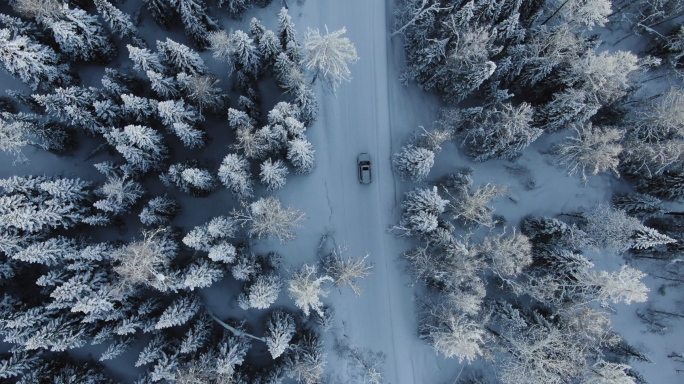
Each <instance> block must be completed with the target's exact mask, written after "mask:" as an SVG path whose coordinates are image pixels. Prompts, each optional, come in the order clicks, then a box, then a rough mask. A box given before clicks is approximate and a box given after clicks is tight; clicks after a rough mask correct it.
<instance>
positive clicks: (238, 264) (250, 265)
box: [230, 249, 262, 281]
mask: <svg viewBox="0 0 684 384" xmlns="http://www.w3.org/2000/svg"><path fill="white" fill-rule="evenodd" d="M261 270H262V267H261V260H260V258H259V257H257V255H255V254H254V253H253V252H249V251H246V250H244V249H243V250H241V252H238V254H237V258H236V261H235V264H234V265H233V266H232V267H231V268H230V272H231V273H232V274H233V278H234V279H235V280H237V281H249V280H251V279H253V278H254V277H255V276H257V275H259V274H260V273H261Z"/></svg>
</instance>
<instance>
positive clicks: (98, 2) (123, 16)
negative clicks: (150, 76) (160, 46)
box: [93, 0, 147, 48]
mask: <svg viewBox="0 0 684 384" xmlns="http://www.w3.org/2000/svg"><path fill="white" fill-rule="evenodd" d="M93 2H94V3H95V6H96V7H97V12H98V13H99V14H100V15H101V16H102V18H103V19H105V20H106V21H108V22H109V27H110V28H111V29H112V31H113V32H116V33H118V34H119V35H120V36H121V37H124V38H127V39H131V41H133V43H134V44H135V45H137V46H139V47H142V48H145V47H147V43H146V42H145V40H143V39H142V38H141V37H140V35H138V28H137V27H136V26H135V24H133V22H132V21H131V16H130V15H128V14H127V13H124V12H122V11H121V10H120V9H118V8H116V7H115V6H113V5H112V4H111V3H110V2H108V1H107V0H93Z"/></svg>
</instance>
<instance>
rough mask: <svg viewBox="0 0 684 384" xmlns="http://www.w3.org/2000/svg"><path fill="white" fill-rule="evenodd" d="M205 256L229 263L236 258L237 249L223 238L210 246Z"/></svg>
mask: <svg viewBox="0 0 684 384" xmlns="http://www.w3.org/2000/svg"><path fill="white" fill-rule="evenodd" d="M207 256H208V257H209V258H210V259H211V260H214V261H216V262H222V263H226V264H230V263H232V262H234V261H235V259H236V258H237V250H236V249H235V246H234V245H233V244H230V243H229V242H227V241H225V240H223V241H218V242H216V244H215V245H213V246H211V247H210V248H209V254H208V255H207Z"/></svg>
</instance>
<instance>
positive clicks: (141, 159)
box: [104, 125, 168, 173]
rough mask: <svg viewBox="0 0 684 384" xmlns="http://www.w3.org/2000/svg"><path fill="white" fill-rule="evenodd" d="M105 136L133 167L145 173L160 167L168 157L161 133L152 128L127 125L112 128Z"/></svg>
mask: <svg viewBox="0 0 684 384" xmlns="http://www.w3.org/2000/svg"><path fill="white" fill-rule="evenodd" d="M104 137H105V139H107V142H109V144H110V145H112V146H114V147H115V148H116V150H117V151H119V153H121V155H123V157H124V158H125V159H126V161H127V162H128V164H129V165H130V166H131V167H133V168H134V169H135V170H138V171H141V172H143V173H145V172H147V171H150V170H155V169H160V168H161V165H162V162H163V161H164V159H165V158H166V157H167V152H168V151H167V149H166V146H165V145H164V144H163V142H162V137H161V135H160V134H159V133H157V131H155V130H154V129H152V128H148V127H143V126H140V125H127V126H125V127H124V128H123V130H121V129H118V128H112V129H111V130H110V131H109V132H107V133H105V134H104Z"/></svg>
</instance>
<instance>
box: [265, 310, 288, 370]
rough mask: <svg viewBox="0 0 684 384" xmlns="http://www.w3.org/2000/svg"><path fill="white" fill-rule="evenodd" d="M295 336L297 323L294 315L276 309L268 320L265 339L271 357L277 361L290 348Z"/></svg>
mask: <svg viewBox="0 0 684 384" xmlns="http://www.w3.org/2000/svg"><path fill="white" fill-rule="evenodd" d="M294 334H295V322H294V318H292V315H290V314H289V313H287V312H285V311H283V310H281V309H276V310H275V311H273V312H271V314H270V315H269V317H268V318H267V319H266V330H265V331H264V337H265V338H266V345H267V346H268V351H269V352H270V353H271V357H272V358H274V359H276V358H278V357H279V356H281V355H282V354H283V353H285V351H287V349H288V348H289V347H290V341H291V340H292V337H293V336H294Z"/></svg>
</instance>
